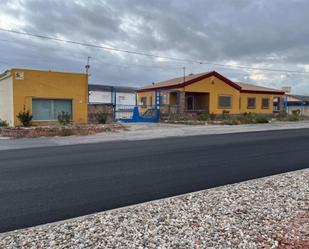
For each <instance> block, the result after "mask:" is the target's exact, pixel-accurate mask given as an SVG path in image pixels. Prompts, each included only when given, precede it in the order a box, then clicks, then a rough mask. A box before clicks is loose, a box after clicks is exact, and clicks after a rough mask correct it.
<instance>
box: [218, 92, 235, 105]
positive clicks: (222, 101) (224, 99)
mask: <svg viewBox="0 0 309 249" xmlns="http://www.w3.org/2000/svg"><path fill="white" fill-rule="evenodd" d="M231 107H232V96H225V95H221V96H219V108H231Z"/></svg>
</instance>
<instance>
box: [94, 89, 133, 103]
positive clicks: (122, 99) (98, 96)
mask: <svg viewBox="0 0 309 249" xmlns="http://www.w3.org/2000/svg"><path fill="white" fill-rule="evenodd" d="M89 103H90V104H93V103H99V104H112V93H111V92H109V91H106V92H103V91H90V92H89ZM116 105H132V106H134V105H135V93H122V92H117V93H116Z"/></svg>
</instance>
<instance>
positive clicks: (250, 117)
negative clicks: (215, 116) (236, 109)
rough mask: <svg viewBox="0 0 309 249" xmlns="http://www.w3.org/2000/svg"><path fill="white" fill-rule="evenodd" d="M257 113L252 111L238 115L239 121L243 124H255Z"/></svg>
mask: <svg viewBox="0 0 309 249" xmlns="http://www.w3.org/2000/svg"><path fill="white" fill-rule="evenodd" d="M255 116H256V115H255V114H253V113H251V112H249V113H248V112H245V113H243V114H242V115H241V116H239V117H238V119H239V122H240V123H242V124H254V123H255Z"/></svg>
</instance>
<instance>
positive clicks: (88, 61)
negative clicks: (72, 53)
mask: <svg viewBox="0 0 309 249" xmlns="http://www.w3.org/2000/svg"><path fill="white" fill-rule="evenodd" d="M90 58H91V57H90V56H88V58H87V65H86V66H85V69H86V74H88V71H89V68H90Z"/></svg>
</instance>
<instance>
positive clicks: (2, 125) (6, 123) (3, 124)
mask: <svg viewBox="0 0 309 249" xmlns="http://www.w3.org/2000/svg"><path fill="white" fill-rule="evenodd" d="M8 126H9V123H8V122H7V121H6V120H2V119H0V127H8Z"/></svg>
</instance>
